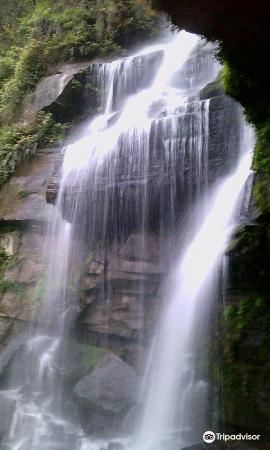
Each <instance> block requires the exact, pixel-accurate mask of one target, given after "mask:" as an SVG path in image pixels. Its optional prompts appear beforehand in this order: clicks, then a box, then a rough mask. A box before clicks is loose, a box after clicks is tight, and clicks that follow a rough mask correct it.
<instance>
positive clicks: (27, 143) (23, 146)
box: [0, 113, 66, 185]
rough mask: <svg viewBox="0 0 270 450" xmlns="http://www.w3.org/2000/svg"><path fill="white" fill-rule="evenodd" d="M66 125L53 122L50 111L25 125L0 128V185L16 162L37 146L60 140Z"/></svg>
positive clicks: (33, 150)
mask: <svg viewBox="0 0 270 450" xmlns="http://www.w3.org/2000/svg"><path fill="white" fill-rule="evenodd" d="M65 129H66V126H65V125H62V124H57V123H55V122H54V120H53V117H52V115H51V114H50V113H46V114H45V113H39V114H38V115H37V116H36V118H35V120H34V121H33V122H31V123H30V124H28V125H27V126H22V125H16V124H14V125H11V126H3V127H2V128H0V185H1V184H3V183H4V182H5V181H6V180H7V179H8V177H9V176H10V175H11V174H12V173H13V172H14V170H15V167H16V165H17V164H18V162H21V161H22V160H24V159H26V158H28V157H30V156H31V155H33V154H34V153H35V151H36V149H37V148H38V147H42V146H47V145H50V144H52V143H57V142H60V141H61V140H62V139H63V137H64V132H65Z"/></svg>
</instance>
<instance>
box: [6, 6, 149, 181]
mask: <svg viewBox="0 0 270 450" xmlns="http://www.w3.org/2000/svg"><path fill="white" fill-rule="evenodd" d="M0 7H1V18H0V184H1V183H3V182H4V181H5V180H6V179H7V178H8V176H9V175H10V174H11V173H13V171H14V169H15V166H16V164H17V163H18V162H19V161H21V160H22V159H23V158H25V157H28V156H30V155H31V154H33V153H34V152H35V150H36V148H38V147H40V146H41V145H47V144H48V143H50V141H51V140H52V141H56V140H59V139H57V138H62V129H61V126H59V125H58V124H57V123H55V118H54V117H53V116H46V115H43V116H39V117H37V118H35V119H34V120H33V122H32V123H30V124H29V123H28V124H25V123H21V122H22V119H23V117H22V109H23V108H22V105H23V101H24V99H25V98H27V97H31V93H32V92H33V90H34V88H35V86H36V83H37V82H38V81H39V80H40V79H41V78H42V77H43V76H46V75H48V74H51V73H55V72H56V71H57V66H58V65H59V64H61V63H63V62H65V61H75V60H76V61H82V60H84V59H87V60H89V59H92V58H94V57H96V56H104V55H108V54H112V53H119V52H120V51H122V50H123V49H125V48H127V47H130V46H132V45H135V43H136V44H138V43H139V42H140V41H141V40H145V39H149V38H151V37H152V36H153V35H154V34H155V33H156V32H157V31H156V30H157V27H155V23H156V20H157V15H156V13H155V12H154V11H153V10H152V8H151V7H150V6H149V3H148V2H147V0H135V1H134V0H133V1H132V0H127V1H126V0H125V1H124V0H24V1H23V2H20V1H18V0H15V1H14V2H12V5H11V2H10V1H9V0H0ZM72 87H73V89H74V90H76V89H79V88H80V85H79V81H75V82H74V83H73V86H72ZM57 120H58V118H57ZM15 124H16V125H15ZM57 134H58V136H56V135H57ZM59 135H60V136H59Z"/></svg>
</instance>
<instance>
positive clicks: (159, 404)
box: [136, 142, 252, 450]
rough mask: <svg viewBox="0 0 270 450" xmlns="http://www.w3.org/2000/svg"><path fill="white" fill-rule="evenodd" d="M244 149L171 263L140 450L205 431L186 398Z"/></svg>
mask: <svg viewBox="0 0 270 450" xmlns="http://www.w3.org/2000/svg"><path fill="white" fill-rule="evenodd" d="M245 145H249V146H248V148H247V149H246V152H245V154H244V156H243V157H242V158H241V160H240V163H239V166H238V168H237V169H236V171H235V172H234V173H233V174H232V175H230V176H228V178H226V179H225V180H224V181H223V182H221V183H220V185H218V186H217V188H216V192H215V193H214V194H213V196H212V198H210V199H209V200H210V201H209V200H208V205H207V210H206V211H205V213H204V214H203V216H202V217H200V222H201V223H199V225H198V227H197V228H198V229H197V232H196V233H195V236H194V239H193V240H192V242H191V244H190V245H188V248H187V250H186V251H185V253H184V255H183V256H182V257H181V259H180V261H179V262H177V263H176V267H175V268H174V270H173V273H172V275H171V277H170V279H169V283H168V284H167V289H168V290H167V292H166V299H165V307H164V311H163V312H162V314H161V316H162V317H161V321H160V322H161V323H160V329H159V330H158V332H157V336H156V342H155V344H154V348H153V349H152V351H151V358H152V361H151V362H150V372H149V374H148V378H147V379H146V386H145V389H146V391H145V397H146V401H145V408H144V412H143V418H142V421H141V424H140V429H139V438H137V439H139V442H138V447H136V448H139V449H140V450H141V449H147V450H157V449H159V448H160V449H162V448H164V445H166V438H167V439H168V438H169V436H170V434H172V435H173V432H174V431H175V428H176V431H178V432H179V431H180V436H178V438H180V440H179V443H178V445H181V439H183V438H182V435H181V431H182V434H183V431H188V430H190V431H191V436H192V433H193V435H194V431H195V439H194V437H193V439H194V440H195V442H196V438H197V440H198V441H200V440H201V438H202V433H203V431H206V428H203V427H205V426H206V425H207V422H206V421H205V417H206V416H207V410H206V409H200V406H201V405H200V402H199V398H197V403H194V402H193V404H192V407H193V408H199V410H200V413H201V414H202V417H201V418H200V422H201V423H198V422H197V423H196V421H195V420H194V417H196V415H197V411H192V410H190V405H189V402H190V400H191V399H190V398H189V395H191V394H192V390H193V391H194V390H195V389H196V383H198V382H199V380H196V379H194V377H193V376H194V370H195V368H196V362H194V357H195V356H196V349H197V347H198V340H199V339H200V337H201V336H202V329H201V328H202V326H203V321H204V319H205V314H206V313H207V311H208V309H209V302H211V300H212V295H213V293H212V292H211V290H213V288H214V280H215V277H216V275H217V273H218V270H219V267H220V263H221V258H222V255H223V252H224V250H225V246H226V242H227V239H228V237H229V234H230V230H231V229H232V227H233V226H235V224H236V223H237V222H236V223H235V222H234V213H235V212H236V207H237V204H238V202H239V196H240V193H241V191H242V190H243V187H244V185H245V182H246V181H247V179H248V176H249V174H250V167H251V155H252V153H251V150H252V142H250V143H247V142H245ZM194 425H195V426H196V430H194ZM177 427H178V429H177ZM200 433H201V434H200ZM176 442H177V440H176ZM182 442H183V441H182ZM176 448H181V447H179V446H178V447H176Z"/></svg>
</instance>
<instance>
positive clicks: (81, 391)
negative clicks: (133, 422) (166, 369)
mask: <svg viewBox="0 0 270 450" xmlns="http://www.w3.org/2000/svg"><path fill="white" fill-rule="evenodd" d="M137 388H138V377H137V374H136V372H135V369H134V368H133V367H131V366H130V365H128V364H127V363H125V362H124V361H123V360H122V359H121V358H119V357H118V356H116V355H114V354H112V353H110V354H107V355H106V356H104V358H103V359H102V360H101V361H100V362H99V363H98V364H97V365H96V366H95V368H94V370H93V371H92V372H90V373H89V374H88V375H86V376H85V377H83V378H82V379H81V380H80V381H79V382H78V383H77V384H76V386H75V395H76V397H77V398H78V399H80V398H82V399H83V400H86V401H87V402H89V403H90V404H91V405H93V406H98V407H99V408H101V409H103V410H105V411H109V412H111V413H113V414H119V413H121V412H123V411H124V410H126V409H127V408H129V407H130V406H132V405H133V404H134V403H135V401H136V392H137Z"/></svg>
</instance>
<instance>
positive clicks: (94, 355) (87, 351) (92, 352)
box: [80, 344, 107, 368]
mask: <svg viewBox="0 0 270 450" xmlns="http://www.w3.org/2000/svg"><path fill="white" fill-rule="evenodd" d="M80 350H81V352H82V359H83V363H84V365H85V367H87V368H90V367H92V366H93V365H94V364H96V363H97V362H98V361H99V360H100V359H101V358H103V356H105V354H106V353H107V350H106V349H105V348H102V347H94V346H93V345H88V344H80Z"/></svg>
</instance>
